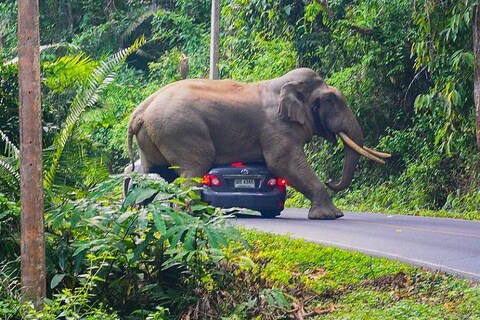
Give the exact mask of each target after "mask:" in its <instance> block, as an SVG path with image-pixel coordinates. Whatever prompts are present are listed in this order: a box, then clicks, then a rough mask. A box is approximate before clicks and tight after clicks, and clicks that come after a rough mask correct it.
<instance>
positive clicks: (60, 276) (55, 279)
mask: <svg viewBox="0 0 480 320" xmlns="http://www.w3.org/2000/svg"><path fill="white" fill-rule="evenodd" d="M63 278H65V274H64V273H57V274H56V275H54V276H53V278H52V281H50V289H54V288H55V287H57V286H58V284H59V283H60V282H62V280H63Z"/></svg>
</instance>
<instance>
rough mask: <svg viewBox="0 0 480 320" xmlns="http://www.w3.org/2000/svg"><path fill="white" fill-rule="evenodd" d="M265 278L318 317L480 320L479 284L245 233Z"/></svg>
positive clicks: (289, 239) (253, 256) (335, 250)
mask: <svg viewBox="0 0 480 320" xmlns="http://www.w3.org/2000/svg"><path fill="white" fill-rule="evenodd" d="M243 233H244V236H245V238H246V239H247V241H248V242H250V243H251V244H253V247H254V250H253V251H251V258H252V260H253V261H255V262H256V263H257V265H258V266H259V268H261V269H262V271H261V272H262V274H263V276H264V277H265V278H266V279H267V280H269V281H271V282H272V283H274V285H275V286H278V287H280V288H282V290H284V292H286V293H287V294H289V295H292V296H293V297H294V298H295V299H297V300H298V303H297V304H298V305H301V306H303V307H304V311H305V312H310V313H312V315H316V316H315V317H314V319H480V286H478V285H476V284H473V283H471V282H469V281H466V280H462V279H457V278H455V277H453V276H449V275H446V274H443V273H433V272H429V271H426V270H424V269H421V268H418V267H412V266H409V265H406V264H404V263H400V262H397V261H392V260H388V259H385V258H374V257H370V256H367V255H364V254H361V253H358V252H349V251H345V250H341V249H336V248H331V247H325V246H322V245H318V244H313V243H309V242H306V241H303V240H294V239H291V238H289V237H288V236H276V235H272V234H268V233H260V232H256V231H245V230H244V231H243Z"/></svg>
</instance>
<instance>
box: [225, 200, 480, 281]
mask: <svg viewBox="0 0 480 320" xmlns="http://www.w3.org/2000/svg"><path fill="white" fill-rule="evenodd" d="M307 214H308V211H307V210H305V209H286V210H284V211H283V212H282V214H281V215H280V216H279V217H277V218H275V219H263V218H261V217H260V216H259V215H252V214H237V218H235V219H232V220H231V222H232V224H234V225H238V226H244V227H247V228H254V229H256V230H259V231H266V232H272V233H275V234H284V235H285V234H288V235H290V236H291V237H293V238H303V239H305V240H308V241H312V242H316V243H320V244H323V245H328V246H335V247H339V248H343V249H348V250H354V251H360V252H363V253H366V254H369V255H372V256H381V257H386V258H390V259H394V260H400V261H402V262H405V263H408V264H411V265H415V266H421V267H425V268H427V269H430V270H439V271H444V272H446V273H450V274H453V275H456V276H460V277H463V278H466V279H469V280H473V281H476V282H480V221H465V220H456V219H442V218H426V217H413V216H401V215H385V214H373V213H359V212H344V214H345V216H344V217H342V218H340V219H338V220H331V221H319V220H309V219H308V218H307Z"/></svg>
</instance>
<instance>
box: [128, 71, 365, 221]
mask: <svg viewBox="0 0 480 320" xmlns="http://www.w3.org/2000/svg"><path fill="white" fill-rule="evenodd" d="M340 131H343V132H344V133H346V134H347V135H348V136H349V137H350V138H351V139H352V140H354V141H355V142H356V143H357V144H358V145H359V146H363V134H362V131H361V129H360V126H359V124H358V121H357V119H356V118H355V116H354V114H353V112H352V111H351V109H350V108H349V107H348V105H347V102H346V100H345V97H344V96H343V94H342V93H341V92H340V91H339V90H338V89H336V88H335V87H332V86H329V85H327V84H326V83H325V82H324V81H323V79H322V78H321V77H320V76H319V75H318V74H316V73H315V72H314V71H313V70H310V69H307V68H301V69H296V70H293V71H291V72H289V73H287V74H285V75H284V76H282V77H280V78H276V79H272V80H269V81H261V82H256V83H242V82H237V81H232V80H213V81H212V80H182V81H178V82H175V83H172V84H170V85H167V86H165V87H163V88H161V89H160V90H158V91H157V92H155V93H154V94H152V95H151V96H150V97H148V98H147V99H146V100H145V101H144V102H142V103H141V104H140V105H139V106H138V107H137V109H136V110H135V112H134V113H133V114H132V117H131V119H130V122H129V126H128V148H129V153H130V157H131V159H132V160H133V152H132V139H133V136H136V139H137V144H138V147H139V149H140V159H141V164H142V167H143V171H144V172H145V173H148V172H156V173H159V174H160V175H162V176H164V177H165V178H166V179H167V180H169V181H171V180H173V179H174V178H175V177H177V176H178V175H182V176H185V177H201V176H203V175H204V174H205V173H206V172H207V171H208V170H209V169H210V168H211V167H212V166H214V165H223V164H230V163H232V162H236V161H241V162H246V163H247V162H259V161H262V162H263V161H264V162H265V163H266V164H267V166H268V168H269V169H270V171H272V172H273V173H274V174H275V175H278V176H282V177H285V178H286V179H287V180H288V182H289V183H290V184H291V185H292V186H293V187H294V188H295V189H296V190H298V191H300V192H301V193H302V194H304V195H305V196H306V197H307V198H308V199H310V200H311V202H312V205H311V208H310V211H309V215H308V217H309V218H310V219H336V218H339V217H341V216H343V214H342V212H341V211H340V210H338V209H337V208H336V207H335V206H334V205H333V203H332V201H331V199H330V198H329V197H328V195H327V193H326V191H325V187H324V185H323V184H322V182H321V181H320V180H319V179H318V178H317V176H316V175H315V173H314V171H313V170H312V168H311V167H310V166H309V165H308V163H307V160H306V157H305V153H304V150H303V147H304V145H305V143H307V142H309V141H310V140H311V139H312V136H313V135H319V136H322V137H324V138H325V139H327V140H329V141H331V142H332V143H336V135H335V134H336V133H337V132H340ZM359 157H360V156H359V155H358V154H357V153H356V152H355V151H353V150H352V149H350V148H349V147H348V146H345V157H344V167H343V175H342V179H341V181H340V182H339V183H337V184H335V183H331V182H327V185H328V186H329V187H330V188H331V189H333V190H337V191H338V190H343V189H345V188H347V187H348V186H349V185H350V182H351V180H352V177H353V173H354V171H355V168H356V165H357V162H358V160H359ZM170 166H175V167H178V169H175V172H173V170H171V169H168V167H170Z"/></svg>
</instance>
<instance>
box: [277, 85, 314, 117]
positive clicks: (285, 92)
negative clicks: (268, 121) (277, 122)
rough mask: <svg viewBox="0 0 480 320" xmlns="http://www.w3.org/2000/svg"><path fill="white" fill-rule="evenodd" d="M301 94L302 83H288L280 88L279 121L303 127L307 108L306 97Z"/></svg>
mask: <svg viewBox="0 0 480 320" xmlns="http://www.w3.org/2000/svg"><path fill="white" fill-rule="evenodd" d="M302 92H303V83H301V82H297V81H293V82H289V83H286V84H285V85H284V86H283V87H282V89H281V90H280V97H279V101H278V114H279V115H280V118H281V119H283V120H287V121H294V122H298V123H300V124H301V125H305V123H306V122H307V112H308V108H307V105H306V97H305V95H304V94H303V93H302Z"/></svg>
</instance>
